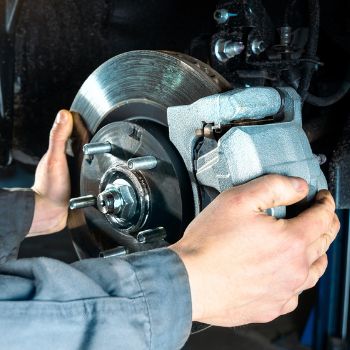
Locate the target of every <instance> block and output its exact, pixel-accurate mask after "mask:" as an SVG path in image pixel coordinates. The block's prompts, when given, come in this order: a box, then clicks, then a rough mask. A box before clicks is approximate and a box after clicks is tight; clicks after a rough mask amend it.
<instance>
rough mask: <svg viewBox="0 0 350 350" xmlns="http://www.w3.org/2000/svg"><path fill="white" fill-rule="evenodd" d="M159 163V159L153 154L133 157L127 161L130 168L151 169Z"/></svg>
mask: <svg viewBox="0 0 350 350" xmlns="http://www.w3.org/2000/svg"><path fill="white" fill-rule="evenodd" d="M157 164H158V160H157V159H156V158H155V157H153V156H145V157H138V158H131V159H129V160H128V163H127V165H128V168H129V169H130V170H151V169H154V168H155V167H156V166H157Z"/></svg>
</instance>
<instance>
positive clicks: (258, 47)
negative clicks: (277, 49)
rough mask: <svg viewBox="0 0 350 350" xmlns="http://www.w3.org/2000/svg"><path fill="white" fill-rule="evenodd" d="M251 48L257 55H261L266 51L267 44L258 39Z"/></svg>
mask: <svg viewBox="0 0 350 350" xmlns="http://www.w3.org/2000/svg"><path fill="white" fill-rule="evenodd" d="M250 47H251V49H252V52H253V53H254V54H255V55H260V54H261V53H262V52H264V51H265V49H266V47H265V43H264V42H263V41H262V40H258V39H254V40H253V41H252V43H251V46H250Z"/></svg>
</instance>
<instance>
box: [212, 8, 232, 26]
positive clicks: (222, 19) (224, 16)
mask: <svg viewBox="0 0 350 350" xmlns="http://www.w3.org/2000/svg"><path fill="white" fill-rule="evenodd" d="M236 16H237V13H230V12H228V11H227V10H226V9H220V10H216V11H215V12H214V19H215V21H216V22H217V23H218V24H224V23H226V22H227V21H228V20H229V19H230V17H236Z"/></svg>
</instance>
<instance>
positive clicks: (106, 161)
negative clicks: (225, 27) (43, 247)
mask: <svg viewBox="0 0 350 350" xmlns="http://www.w3.org/2000/svg"><path fill="white" fill-rule="evenodd" d="M229 88H230V84H229V83H228V82H227V81H226V80H225V79H224V78H222V77H221V76H220V75H219V74H218V73H216V72H215V71H214V70H213V69H212V68H210V67H209V66H208V65H206V64H204V63H202V62H200V61H198V60H196V59H194V58H192V57H189V56H186V55H183V54H177V53H171V52H156V51H133V52H128V53H125V54H122V55H119V56H116V57H113V58H112V59H110V60H109V61H107V62H105V63H104V64H103V65H102V66H100V67H99V68H98V69H97V70H96V71H95V72H93V73H92V74H91V75H90V77H89V78H88V79H87V80H86V82H85V83H84V84H83V86H82V87H81V89H80V90H79V92H78V94H77V96H76V98H75V100H74V102H73V104H72V106H71V110H72V111H73V112H76V114H77V115H80V117H81V119H82V122H83V123H84V124H85V129H86V132H85V133H83V134H84V135H86V134H87V133H88V134H90V135H92V136H93V135H94V134H95V133H96V132H97V131H98V130H99V129H101V128H102V127H103V126H106V125H110V123H112V122H114V121H122V120H133V121H134V120H135V121H140V120H143V121H144V122H145V123H146V122H147V121H152V122H156V123H158V124H161V125H164V126H167V115H166V111H167V108H168V107H169V106H177V105H183V104H190V103H193V102H194V101H196V100H198V99H199V98H201V97H204V96H208V95H212V94H215V93H218V92H220V91H223V90H227V89H229ZM126 127H127V126H125V128H126ZM179 127H180V128H181V125H179ZM122 129H123V128H122ZM147 135H148V134H147ZM147 137H148V138H149V137H151V136H147ZM151 139H152V137H151ZM113 140H116V144H117V145H119V148H117V149H113V151H112V153H110V154H108V153H105V154H99V155H96V156H93V157H85V158H82V156H81V155H80V156H79V155H76V157H77V159H80V162H79V164H78V167H79V166H80V167H81V171H80V195H83V194H95V195H98V194H99V193H101V191H103V189H102V188H101V180H102V179H101V174H104V173H105V172H106V171H107V170H108V169H110V168H111V167H113V166H114V167H120V166H121V165H122V164H121V163H122V162H124V165H125V167H126V169H127V166H126V161H127V160H128V159H130V158H132V157H135V156H139V155H140V154H138V147H140V143H139V140H138V135H137V134H133V131H132V130H131V131H130V132H127V131H125V130H118V129H116V130H113V131H112V130H109V131H108V133H107V134H106V135H104V136H103V137H100V138H99V140H98V141H96V142H106V141H108V142H111V143H112V144H113V145H114V144H115V143H114V141H113ZM78 141H79V140H78ZM167 141H169V140H167ZM84 142H85V143H86V137H84ZM162 144H164V142H163V143H162ZM169 144H170V142H169ZM123 145H127V146H126V147H123ZM154 147H155V146H154V145H153V146H152V145H151V144H149V145H148V146H147V147H146V149H149V153H148V154H151V155H153V154H155V153H157V152H160V154H164V155H163V156H164V157H165V158H163V159H164V160H165V159H167V161H166V162H164V160H163V161H162V162H161V164H160V165H158V166H159V169H158V167H157V172H156V171H153V170H149V171H151V172H152V171H153V175H154V176H156V177H155V178H154V180H152V181H151V184H152V185H153V186H154V185H155V184H159V186H160V194H163V197H160V198H159V199H157V202H158V203H159V204H158V207H155V208H154V210H156V211H159V210H160V211H161V214H158V217H159V219H160V221H166V220H170V222H173V224H172V226H171V227H170V228H169V230H170V231H169V232H170V233H171V231H172V230H173V231H177V230H179V229H178V228H177V227H179V228H180V226H181V225H180V224H181V217H183V215H184V213H187V214H186V215H187V216H188V215H189V213H191V212H192V210H191V209H189V208H190V207H191V203H190V202H191V201H192V200H190V201H187V202H185V203H184V204H182V205H181V204H180V205H179V204H176V205H174V201H173V200H171V196H169V194H171V195H172V196H174V195H175V196H177V199H178V200H180V201H181V199H182V198H183V196H184V192H186V193H189V192H190V191H188V189H187V187H186V186H184V189H181V187H182V186H180V187H179V183H178V182H177V181H178V180H177V179H176V177H177V176H178V175H179V174H178V173H177V171H176V170H175V173H174V169H176V168H178V165H176V166H175V168H172V166H171V163H169V159H168V158H167V157H168V156H167V155H166V152H168V151H167V149H168V146H167V147H165V148H164V149H162V148H161V147H160V146H159V144H158V146H157V148H154ZM164 152H165V153H164ZM116 154H117V158H116V157H115V155H116ZM118 154H119V160H118ZM146 154H147V153H146ZM146 154H145V153H143V154H142V155H146ZM168 155H170V153H169V154H168ZM163 156H162V157H163ZM91 158H92V159H91ZM170 158H171V157H170ZM157 159H158V156H157ZM121 160H122V161H121ZM80 164H81V165H80ZM158 170H159V173H162V172H163V178H162V177H161V176H159V179H158V178H157V176H158V175H157V174H158ZM136 173H138V174H136V175H135V176H137V177H138V182H139V184H143V185H141V186H140V187H141V188H140V191H141V190H143V191H144V192H145V193H144V196H143V199H144V202H143V203H144V204H143V205H144V208H145V210H146V207H147V205H148V203H149V195H148V193H146V192H147V191H146V187H147V184H146V183H145V181H143V180H142V174H141V173H140V172H136ZM173 174H174V175H173ZM175 174H176V175H175ZM164 176H165V177H164ZM181 181H182V180H181ZM142 186H144V187H142ZM168 197H169V199H167V198H168ZM165 208H166V209H167V214H166V213H165V212H164V213H163V211H164V210H165ZM83 213H84V215H83V216H80V219H79V220H80V221H81V225H82V228H84V231H85V232H91V233H92V235H93V236H95V233H97V234H98V235H99V234H101V233H103V234H107V235H108V236H110V237H113V238H116V239H117V241H118V243H119V244H122V245H126V246H130V245H134V244H135V241H136V242H137V240H136V239H135V238H133V237H132V236H129V235H128V234H127V233H126V232H118V235H117V237H116V235H115V234H116V230H115V228H113V227H112V225H111V223H110V222H109V221H108V220H106V217H105V216H104V215H102V214H101V213H100V212H99V211H98V210H97V209H95V208H87V209H84V212H83ZM83 218H84V220H83ZM146 219H147V218H146ZM152 220H153V221H152ZM154 221H155V220H154V219H150V225H152V226H153V227H157V226H156V223H155V222H154ZM185 221H187V219H186V220H185ZM160 224H161V225H163V223H162V222H161V223H160ZM78 225H79V223H78V219H76V221H75V225H74V226H75V228H77V226H78ZM146 229H147V227H146ZM167 232H168V229H167ZM169 232H168V234H169ZM171 235H172V236H173V235H174V234H173V233H171ZM168 237H169V236H168ZM121 238H122V239H121ZM81 241H82V240H80V242H81ZM134 248H135V247H134ZM134 248H133V249H134ZM135 249H136V248H135Z"/></svg>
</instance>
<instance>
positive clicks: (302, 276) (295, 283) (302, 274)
mask: <svg viewBox="0 0 350 350" xmlns="http://www.w3.org/2000/svg"><path fill="white" fill-rule="evenodd" d="M308 275H309V268H308V267H307V265H306V264H300V265H299V266H295V267H294V270H293V269H292V271H291V275H290V288H291V290H292V291H294V290H296V289H299V288H300V287H301V286H302V285H303V284H304V283H305V281H306V280H307V278H308Z"/></svg>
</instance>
